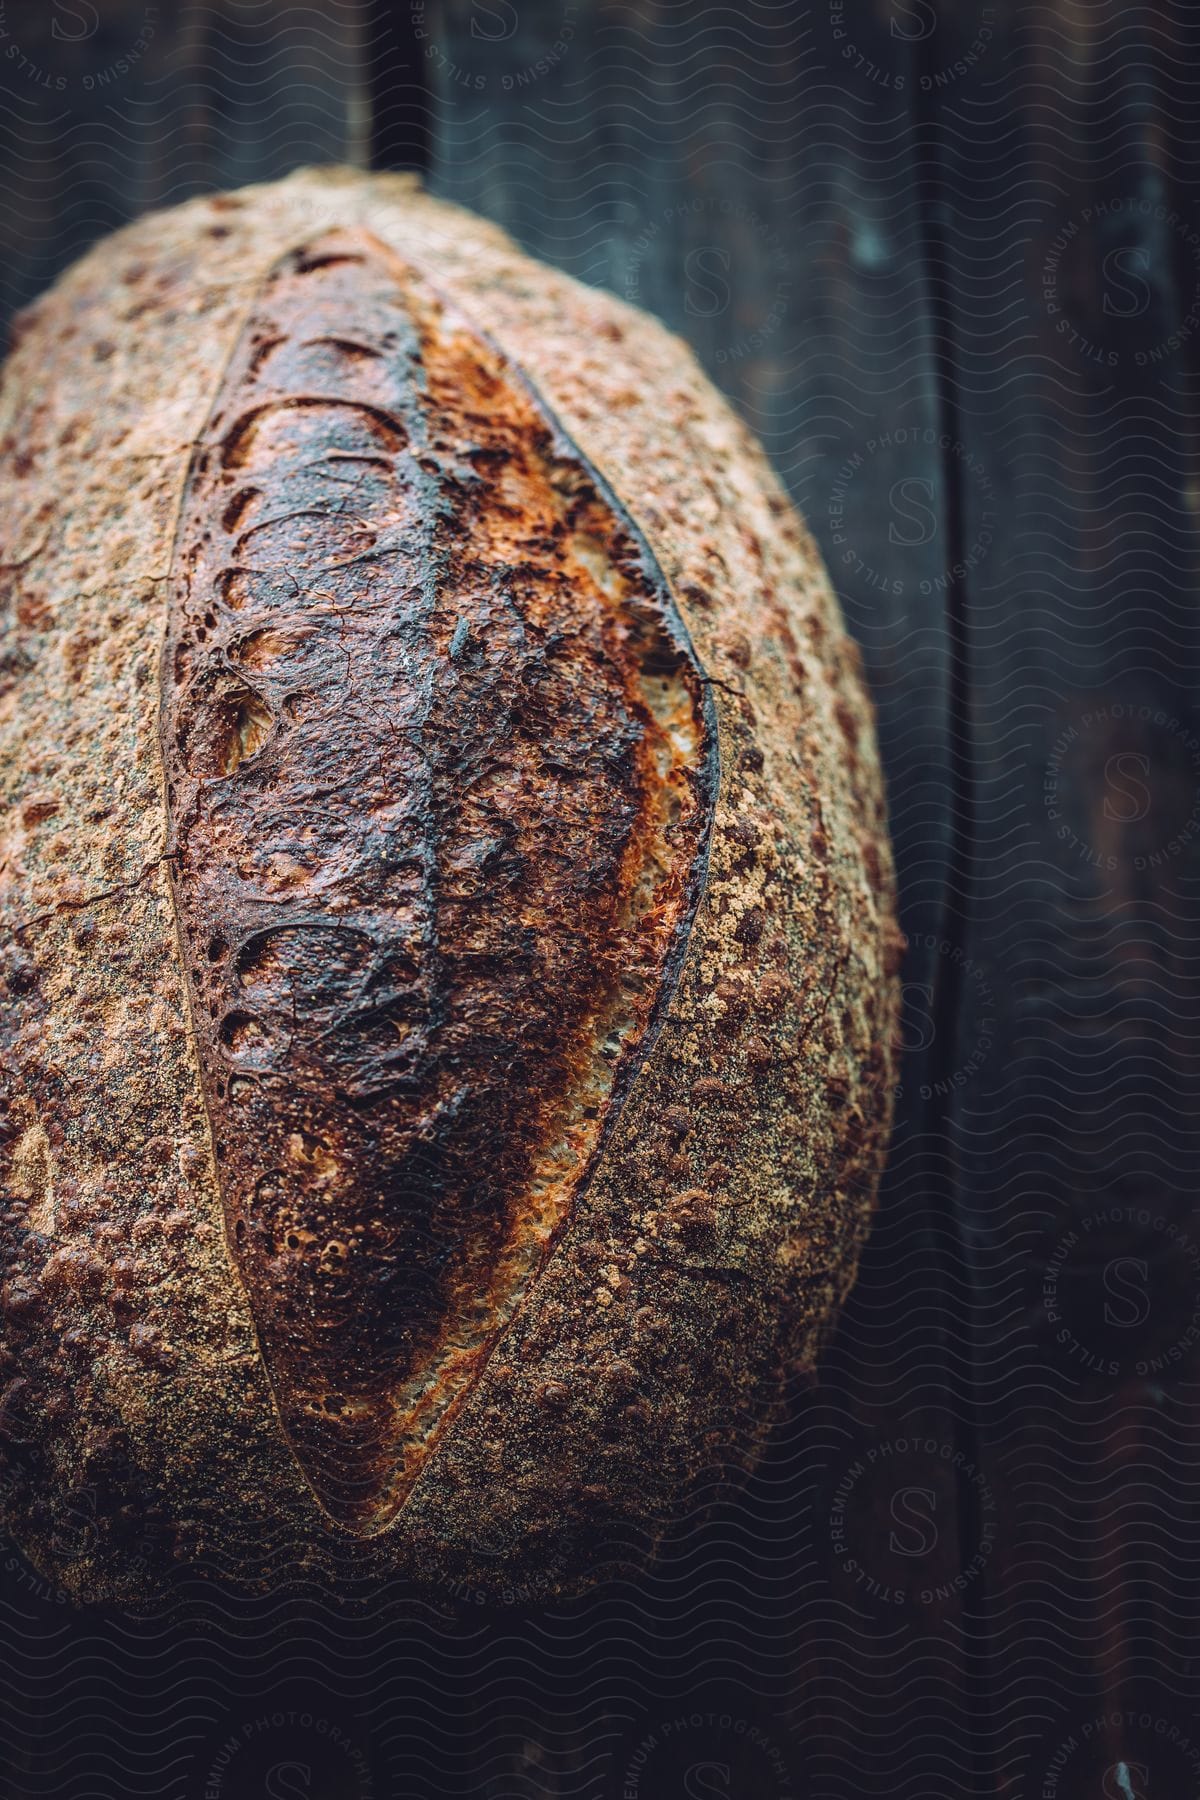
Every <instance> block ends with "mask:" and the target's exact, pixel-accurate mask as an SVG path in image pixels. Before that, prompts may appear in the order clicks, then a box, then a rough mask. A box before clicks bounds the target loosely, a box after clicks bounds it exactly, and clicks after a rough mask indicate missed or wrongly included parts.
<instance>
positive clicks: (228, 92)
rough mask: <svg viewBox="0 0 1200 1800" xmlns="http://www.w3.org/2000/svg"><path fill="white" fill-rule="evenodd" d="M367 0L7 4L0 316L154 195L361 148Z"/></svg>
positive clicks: (0, 24) (257, 177) (197, 189)
mask: <svg viewBox="0 0 1200 1800" xmlns="http://www.w3.org/2000/svg"><path fill="white" fill-rule="evenodd" d="M368 5H369V0H327V3H326V4H324V5H323V6H321V7H320V8H318V7H315V6H309V5H301V4H282V5H279V6H273V7H270V8H268V7H263V6H245V5H239V4H238V3H237V0H208V3H207V4H205V5H204V6H198V7H188V8H185V9H183V10H182V13H181V14H180V16H179V17H178V18H177V19H173V18H172V16H171V15H172V13H173V11H174V10H175V9H173V8H170V7H167V6H163V5H156V4H151V3H150V0H106V3H105V5H104V6H103V7H98V6H95V5H92V4H91V3H90V0H48V3H47V5H45V6H44V7H17V6H9V7H7V8H5V9H4V12H3V17H2V19H0V97H2V98H3V102H4V104H3V106H2V107H0V154H2V155H3V158H4V164H5V168H6V170H7V179H6V183H5V193H4V198H3V204H2V205H0V262H2V267H0V314H2V318H0V323H2V324H3V325H4V326H5V327H7V321H8V319H9V318H10V317H11V315H12V313H13V312H14V311H16V310H17V308H18V307H20V306H23V305H25V304H27V302H28V301H30V300H32V299H33V298H34V297H35V296H36V295H37V294H39V293H41V292H42V290H43V289H44V288H46V287H47V286H48V285H49V284H50V282H51V281H52V280H53V279H54V277H55V275H56V274H58V272H59V271H60V270H61V269H63V268H64V267H65V266H66V265H67V264H68V263H69V262H71V261H73V260H74V258H75V257H77V256H78V255H79V254H80V253H81V252H82V251H83V250H84V249H85V248H86V247H87V246H88V245H89V244H90V243H92V242H93V241H94V240H95V239H96V238H98V237H101V236H103V234H104V233H105V232H108V231H111V230H113V229H115V228H116V227H117V226H119V225H122V224H124V223H125V222H126V221H127V220H128V219H130V218H132V217H134V216H135V215H136V214H137V213H140V212H143V211H145V210H146V208H147V207H153V206H167V205H171V204H173V203H174V202H176V201H179V200H184V199H187V198H188V197H189V196H190V195H192V194H194V193H201V192H206V191H207V190H209V189H211V188H216V187H237V186H239V185H241V184H243V183H246V182H251V181H268V180H271V179H273V178H274V177H276V176H279V175H283V174H286V172H287V171H288V170H289V169H292V168H296V167H298V166H300V165H302V164H304V163H310V162H342V161H351V162H364V161H365V159H366V147H367V139H368V118H367V110H368V106H367V84H366V71H365V67H364V62H363V57H364V52H365V43H366V35H367V33H366V24H367V17H368Z"/></svg>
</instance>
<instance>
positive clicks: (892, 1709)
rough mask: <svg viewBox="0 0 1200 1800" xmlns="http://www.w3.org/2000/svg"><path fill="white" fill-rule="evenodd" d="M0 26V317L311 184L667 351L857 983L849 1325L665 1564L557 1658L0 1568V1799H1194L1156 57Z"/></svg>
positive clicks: (1191, 966)
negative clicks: (795, 622) (853, 775)
mask: <svg viewBox="0 0 1200 1800" xmlns="http://www.w3.org/2000/svg"><path fill="white" fill-rule="evenodd" d="M0 15H2V17H0V96H2V98H3V113H2V117H0V132H2V133H3V138H4V148H5V152H6V170H7V175H6V181H5V184H4V188H3V191H2V192H0V239H2V249H3V257H2V259H0V260H2V264H3V267H2V270H0V282H2V285H3V300H4V305H5V307H6V310H11V309H12V308H13V307H15V306H17V305H19V304H22V303H23V302H24V301H26V300H27V299H29V298H31V297H32V296H33V295H34V294H35V293H37V292H38V291H39V290H40V289H41V288H42V287H44V286H45V285H46V284H47V283H48V282H49V281H50V280H51V279H52V278H53V276H54V275H55V274H56V272H57V271H58V270H59V269H60V268H61V267H63V266H64V264H65V263H66V262H67V261H69V260H70V259H71V258H72V257H73V256H74V255H76V254H77V253H78V252H79V251H80V250H81V249H82V248H83V247H84V246H86V245H87V244H88V243H90V242H91V241H92V240H93V239H94V238H95V237H97V236H98V235H100V234H101V233H102V232H104V231H106V230H108V229H110V228H112V227H113V226H115V225H117V224H118V223H120V222H121V221H122V220H124V219H126V218H128V217H130V216H131V215H133V214H134V213H136V212H139V211H141V210H143V209H145V208H147V207H152V206H158V205H163V204H168V203H171V202H174V201H177V200H181V199H183V198H186V197H187V196H189V195H191V194H193V193H197V192H201V191H205V190H208V189H210V188H213V187H224V186H233V185H237V184H239V183H242V182H247V181H252V180H259V179H264V178H270V177H272V176H275V175H278V174H281V173H283V172H285V171H286V170H287V169H289V168H291V167H293V166H295V165H297V164H299V163H302V162H328V161H338V160H350V161H355V162H359V163H362V164H368V163H373V164H374V165H376V166H380V167H416V168H420V169H422V170H423V171H424V172H425V176H426V179H427V181H428V183H429V185H430V186H431V188H432V189H433V190H434V191H435V192H436V193H438V194H440V195H443V196H446V197H448V198H450V199H453V200H456V201H460V202H462V203H464V204H466V205H468V206H470V207H473V208H475V209H476V210H478V211H480V212H482V213H485V214H487V215H488V216H489V217H492V218H494V219H496V220H498V221H499V222H501V223H502V224H504V225H505V226H506V227H507V228H508V229H509V230H510V231H511V232H512V233H513V234H514V236H515V237H516V238H517V239H518V240H519V241H520V242H521V243H522V244H524V245H525V246H526V247H527V248H528V249H530V250H531V251H532V252H534V253H535V254H537V255H538V256H541V257H543V258H545V259H546V260H547V261H549V262H552V263H555V264H557V265H559V266H561V267H563V268H565V269H567V270H569V271H570V272H571V273H572V274H574V275H577V276H579V277H580V278H581V279H583V280H585V281H588V282H593V283H596V284H599V285H601V286H606V287H609V288H612V289H614V290H615V291H616V292H618V293H622V294H624V295H626V296H627V297H629V298H631V299H634V300H636V301H638V302H639V303H641V304H643V305H645V306H647V307H649V308H651V309H652V310H654V311H656V312H658V313H659V314H661V315H662V316H663V317H664V318H666V319H667V320H668V322H669V323H671V324H672V325H673V326H674V327H676V328H677V329H678V330H680V331H681V332H682V333H684V335H686V336H687V337H688V338H689V339H690V341H691V342H692V344H693V345H694V346H695V348H696V350H697V352H698V354H699V356H700V358H701V360H702V362H703V363H704V365H705V367H706V368H707V369H708V371H709V373H710V374H711V375H712V377H713V379H714V380H715V381H716V382H717V383H718V385H720V386H721V387H722V388H723V389H724V391H725V392H726V393H727V394H728V395H729V396H730V398H731V399H732V401H733V403H734V405H735V406H736V407H737V408H738V409H739V410H740V411H741V412H742V414H743V415H744V416H745V418H746V419H747V420H748V421H749V423H750V424H751V425H752V427H753V428H754V429H755V431H757V432H758V433H759V435H760V436H761V438H762V440H763V442H764V443H765V445H766V448H767V450H768V452H769V454H770V455H771V457H772V459H773V461H774V463H775V466H776V468H777V469H778V470H779V472H780V474H781V475H782V477H783V478H784V480H785V481H786V482H787V484H788V486H789V487H790V489H791V491H792V493H793V494H794V496H795V498H796V500H797V502H798V503H799V505H800V506H801V508H802V509H803V511H804V513H805V515H806V516H807V518H808V520H809V523H810V524H811V526H812V528H813V530H814V531H815V533H816V535H817V537H818V539H819V540H820V542H821V544H822V547H823V549H824V551H825V554H826V556H827V558H828V561H829V565H830V569H831V572H832V574H833V577H834V581H835V584H836V586H837V588H838V590H839V593H840V595H841V598H842V602H843V605H844V608H845V612H846V617H847V620H848V622H849V625H850V627H851V629H852V630H853V632H854V633H855V635H856V636H857V637H858V639H859V641H860V643H861V644H862V646H863V649H864V652H865V655H866V661H867V667H868V670H869V673H870V678H871V682H872V685H873V688H874V692H875V696H876V700H877V704H878V710H879V728H880V735H881V741H882V747H883V752H884V757H885V761H886V765H887V772H888V780H889V790H890V797H891V813H892V823H893V831H894V836H895V843H896V850H897V855H898V861H899V868H900V877H901V889H902V899H903V922H904V925H905V928H906V930H907V932H908V934H909V938H910V951H909V957H908V962H907V966H906V974H905V983H906V986H905V1027H904V1030H905V1051H906V1054H905V1058H904V1070H903V1083H902V1092H901V1095H900V1105H899V1118H898V1124H897V1130H896V1137H895V1143H894V1146H893V1150H892V1156H891V1164H890V1170H889V1174H888V1177H887V1181H886V1185H885V1190H884V1194H883V1199H882V1204H881V1208H880V1213H879V1219H878V1224H877V1227H876V1230H875V1233H874V1237H873V1239H872V1241H871V1245H870V1248H869V1250H868V1253H867V1255H866V1258H865V1261H864V1265H863V1271H862V1276H861V1279H860V1282H859V1284H858V1287H857V1289H856V1290H855V1293H854V1295H853V1297H852V1299H851V1302H850V1304H849V1306H848V1308H847V1310H846V1313H845V1316H844V1319H843V1321H842V1324H841V1327H840V1329H839V1332H838V1334H837V1338H836V1340H835V1342H834V1344H833V1347H832V1349H831V1352H830V1354H829V1356H828V1358H827V1361H826V1364H825V1366H824V1367H823V1368H822V1370H821V1371H820V1376H819V1380H818V1381H816V1382H815V1383H813V1384H811V1385H809V1386H806V1387H805V1388H804V1389H803V1391H800V1392H798V1393H797V1394H796V1396H795V1406H794V1409H793V1413H792V1418H791V1422H790V1424H789V1426H788V1427H787V1429H786V1430H784V1431H783V1432H781V1434H780V1436H779V1439H778V1441H777V1442H776V1444H775V1445H774V1448H773V1450H772V1453H771V1455H770V1457H769V1459H768V1461H767V1463H766V1465H765V1467H764V1468H763V1470H762V1471H761V1472H760V1474H759V1475H758V1476H757V1477H756V1479H755V1481H754V1482H753V1483H752V1485H751V1488H750V1489H749V1491H748V1492H747V1493H746V1494H745V1495H744V1496H742V1497H741V1498H739V1499H737V1500H732V1501H730V1503H729V1504H728V1506H727V1507H726V1509H725V1511H724V1513H723V1514H722V1516H721V1517H720V1519H719V1520H718V1521H717V1523H716V1524H715V1525H714V1526H711V1527H708V1528H706V1529H705V1530H703V1531H701V1530H699V1529H697V1530H695V1531H692V1532H689V1533H685V1534H684V1535H683V1537H682V1538H681V1540H680V1542H679V1543H678V1544H677V1545H676V1546H675V1547H674V1548H673V1550H672V1552H671V1555H670V1556H669V1557H668V1558H667V1560H666V1562H665V1563H664V1565H663V1566H662V1568H661V1569H659V1570H658V1571H656V1572H655V1574H654V1575H653V1576H652V1577H650V1578H648V1579H647V1580H646V1581H645V1582H642V1583H637V1584H625V1585H618V1586H616V1587H613V1588H611V1589H605V1590H602V1591H601V1592H600V1593H598V1594H596V1595H593V1596H592V1597H590V1598H589V1599H588V1600H586V1601H582V1602H578V1603H575V1604H573V1605H571V1606H569V1607H565V1608H563V1607H558V1608H554V1607H545V1606H539V1605H537V1604H536V1603H535V1602H531V1601H529V1600H528V1599H526V1598H525V1597H523V1596H520V1595H516V1596H513V1600H512V1604H511V1605H509V1606H506V1607H501V1608H484V1607H481V1606H478V1605H475V1604H473V1603H472V1604H468V1605H466V1606H465V1607H464V1606H462V1605H459V1606H457V1607H455V1606H452V1605H450V1604H449V1603H447V1604H446V1605H445V1606H441V1605H429V1604H427V1603H417V1602H412V1601H403V1602H401V1601H392V1600H390V1599H388V1600H384V1599H381V1600H379V1602H378V1603H377V1604H376V1605H374V1606H368V1607H365V1608H361V1609H359V1610H358V1611H357V1612H355V1613H354V1614H350V1613H349V1612H347V1611H345V1610H340V1611H339V1610H338V1609H336V1608H331V1607H330V1606H328V1605H327V1604H326V1603H324V1602H323V1601H322V1600H321V1597H320V1596H319V1595H310V1596H301V1597H298V1598H295V1599H293V1600H292V1601H290V1602H288V1603H287V1604H284V1603H282V1602H279V1601H276V1602H272V1603H270V1604H267V1603H264V1604H263V1605H262V1606H261V1607H258V1608H249V1609H242V1610H241V1611H235V1610H233V1609H225V1610H224V1611H222V1610H221V1609H220V1608H219V1607H217V1608H216V1609H215V1610H214V1609H212V1608H211V1607H210V1610H209V1611H208V1613H207V1614H205V1616H203V1617H200V1616H199V1615H197V1617H196V1618H193V1619H191V1620H189V1621H188V1622H186V1623H185V1622H180V1621H179V1620H178V1619H176V1620H168V1619H162V1620H149V1621H147V1620H137V1621H135V1620H112V1619H105V1618H102V1617H100V1616H98V1615H97V1616H91V1615H89V1616H86V1617H82V1618H81V1617H79V1616H76V1615H73V1614H71V1613H70V1612H69V1611H68V1610H67V1609H66V1608H65V1607H64V1606H63V1605H62V1604H61V1603H60V1601H59V1600H58V1598H57V1596H55V1595H54V1594H53V1593H51V1592H49V1591H47V1590H46V1589H45V1587H44V1585H43V1584H41V1583H39V1582H37V1581H36V1580H35V1579H34V1578H32V1577H31V1576H30V1575H29V1574H28V1572H27V1571H26V1570H24V1568H23V1567H22V1565H21V1564H20V1563H19V1561H18V1560H17V1559H16V1558H15V1557H9V1558H8V1559H7V1561H6V1564H5V1572H4V1582H5V1586H4V1589H3V1592H2V1593H0V1666H2V1668H3V1672H4V1682H3V1687H4V1694H3V1698H2V1699H0V1754H2V1755H3V1756H4V1757H5V1758H6V1761H7V1765H8V1772H7V1775H6V1777H5V1779H6V1780H7V1787H5V1788H3V1790H2V1791H3V1792H5V1793H7V1794H11V1795H12V1796H14V1797H16V1796H21V1797H22V1800H25V1797H27V1796H31V1795H35V1794H36V1795H42V1794H47V1795H48V1794H51V1793H53V1794H56V1795H61V1796H66V1797H69V1800H91V1797H93V1796H95V1797H99V1796H108V1795H110V1794H121V1795H123V1796H131V1795H132V1796H140V1795H147V1796H149V1795H152V1794H153V1795H155V1796H162V1795H167V1796H172V1797H174V1796H179V1797H180V1800H209V1797H210V1795H211V1796H213V1797H214V1800H215V1796H217V1795H221V1796H224V1797H226V1800H228V1797H231V1796H242V1795H245V1796H250V1795H251V1794H253V1795H256V1796H262V1795H268V1796H269V1795H275V1794H278V1795H295V1796H308V1797H309V1800H322V1797H325V1796H336V1797H337V1800H343V1797H345V1796H358V1795H360V1794H362V1795H367V1794H372V1795H380V1796H389V1797H390V1796H396V1797H397V1800H425V1797H426V1796H428V1797H429V1800H432V1797H433V1796H448V1795H449V1796H453V1795H459V1794H462V1795H468V1794H471V1795H483V1796H486V1797H487V1800H535V1797H536V1800H542V1797H547V1800H548V1797H549V1796H580V1797H581V1800H592V1797H595V1800H633V1797H638V1796H640V1797H641V1800H683V1797H684V1796H713V1797H719V1800H773V1797H774V1796H775V1795H788V1796H803V1797H804V1800H851V1797H855V1800H857V1797H861V1796H874V1795H880V1796H884V1795H886V1796H889V1797H890V1800H900V1797H903V1796H912V1797H914V1800H915V1797H922V1800H947V1797H948V1796H959V1795H962V1796H971V1797H975V1796H979V1797H980V1800H983V1797H985V1796H986V1797H989V1800H998V1797H1000V1796H1004V1797H1005V1800H1010V1797H1011V1800H1044V1797H1045V1796H1051V1797H1052V1800H1101V1797H1103V1796H1108V1797H1110V1800H1187V1797H1188V1796H1193V1795H1197V1794H1200V1713H1198V1711H1197V1645H1196V1630H1195V1626H1196V1619H1197V1606H1198V1584H1200V1454H1198V1445H1200V1437H1198V1420H1197V1406H1196V1396H1197V1387H1196V1380H1197V1369H1198V1366H1200V1365H1198V1359H1197V1344H1198V1343H1200V1224H1198V1222H1197V1219H1196V1216H1195V1212H1196V1208H1195V1199H1194V1195H1195V1188H1196V1172H1197V1168H1198V1166H1200V1158H1198V1156H1197V1141H1196V1140H1197V1135H1198V1130H1197V1123H1196V1120H1197V1110H1196V1102H1197V1090H1198V1087H1200V1059H1198V1054H1197V1053H1198V1049H1200V915H1198V913H1197V908H1196V903H1195V902H1196V895H1197V883H1198V879H1200V716H1198V714H1197V710H1196V700H1197V679H1198V673H1200V670H1198V645H1200V630H1198V614H1197V607H1196V552H1197V529H1196V527H1197V507H1198V505H1200V482H1198V478H1197V474H1196V467H1195V451H1196V418H1197V408H1196V398H1197V370H1198V368H1200V355H1198V348H1200V206H1198V204H1197V202H1198V199H1200V169H1198V167H1197V162H1198V149H1200V140H1198V138H1197V135H1196V123H1197V118H1198V113H1200V62H1198V61H1197V52H1198V51H1200V10H1198V9H1197V8H1196V6H1195V5H1194V4H1185V3H1183V0H1162V3H1160V4H1158V5H1142V4H1132V3H1122V0H1088V3H1087V4H1082V3H1080V0H1053V3H1051V4H1043V5H1026V6H1019V5H1010V4H995V5H990V6H983V5H976V4H966V3H963V4H950V3H949V0H942V3H941V4H929V3H928V0H811V4H806V5H801V4H792V3H791V0H713V3H706V4H699V3H698V0H639V3H633V0H515V4H509V3H505V0H396V4H394V5H390V6H385V5H383V4H373V3H372V0H324V4H323V5H321V6H320V7H316V6H303V5H287V4H273V3H271V0H205V3H204V4H200V5H197V4H182V5H178V6H174V7H172V6H169V5H166V4H162V5H159V6H147V5H145V4H143V3H142V0H119V3H118V0H113V3H111V4H105V5H102V6H101V7H99V9H97V8H95V7H90V6H85V5H83V4H82V3H81V0H74V3H73V4H71V5H67V4H66V3H65V0H37V4H36V5H35V4H33V3H32V0H30V3H29V4H26V5H23V6H22V5H18V4H16V3H15V0H8V4H7V5H5V6H4V7H2V8H0ZM231 1740H236V1742H237V1746H238V1747H237V1750H236V1753H233V1752H230V1751H229V1750H228V1748H227V1746H228V1745H229V1743H230V1742H231ZM222 1746H226V1749H224V1750H223V1749H222Z"/></svg>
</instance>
